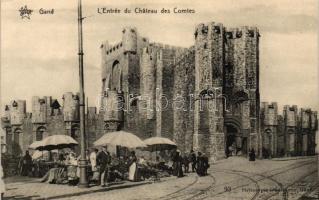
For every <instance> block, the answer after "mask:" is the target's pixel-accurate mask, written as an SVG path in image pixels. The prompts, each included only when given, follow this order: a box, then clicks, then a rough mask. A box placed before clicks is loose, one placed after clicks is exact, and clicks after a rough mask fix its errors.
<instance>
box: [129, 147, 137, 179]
mask: <svg viewBox="0 0 319 200" xmlns="http://www.w3.org/2000/svg"><path fill="white" fill-rule="evenodd" d="M136 161H137V157H136V156H135V151H132V152H131V155H130V157H129V172H128V180H130V181H136V180H137V178H136V174H137V165H136Z"/></svg>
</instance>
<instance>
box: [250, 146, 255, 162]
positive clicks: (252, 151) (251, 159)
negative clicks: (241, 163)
mask: <svg viewBox="0 0 319 200" xmlns="http://www.w3.org/2000/svg"><path fill="white" fill-rule="evenodd" d="M255 159H256V153H255V149H254V148H252V149H251V150H250V151H249V161H255Z"/></svg>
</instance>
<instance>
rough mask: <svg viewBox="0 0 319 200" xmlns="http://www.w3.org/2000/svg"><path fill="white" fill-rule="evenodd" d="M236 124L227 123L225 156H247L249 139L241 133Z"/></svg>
mask: <svg viewBox="0 0 319 200" xmlns="http://www.w3.org/2000/svg"><path fill="white" fill-rule="evenodd" d="M240 130H241V129H240V126H239V125H237V124H236V123H231V122H228V123H225V154H226V156H227V157H228V156H241V155H247V137H244V136H243V134H242V133H241V131H240Z"/></svg>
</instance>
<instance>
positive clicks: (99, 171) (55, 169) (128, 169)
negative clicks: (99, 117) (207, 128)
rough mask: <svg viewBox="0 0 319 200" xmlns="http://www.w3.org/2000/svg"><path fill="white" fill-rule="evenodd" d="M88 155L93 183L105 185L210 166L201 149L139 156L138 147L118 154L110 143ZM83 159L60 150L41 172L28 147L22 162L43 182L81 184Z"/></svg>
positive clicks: (22, 168)
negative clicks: (146, 156) (151, 156)
mask: <svg viewBox="0 0 319 200" xmlns="http://www.w3.org/2000/svg"><path fill="white" fill-rule="evenodd" d="M86 155H87V158H86V159H87V160H88V163H89V167H88V168H87V172H88V175H89V180H90V183H92V184H95V185H100V186H102V187H105V186H107V184H108V183H110V182H113V181H119V180H128V181H140V180H145V179H151V178H152V179H154V180H158V179H159V178H161V177H165V176H171V175H173V176H176V177H183V176H184V174H185V173H190V172H196V173H197V174H198V175H199V176H205V175H207V169H208V168H209V161H208V157H207V156H206V155H205V154H203V153H201V152H198V153H197V154H196V153H195V152H194V151H193V150H192V151H190V152H188V153H181V152H180V151H179V150H176V149H173V150H171V151H165V153H164V154H161V153H160V155H157V154H156V158H155V160H152V159H150V158H148V159H146V158H145V157H144V156H140V157H139V158H138V157H137V155H136V153H135V151H131V152H128V151H126V153H125V154H123V155H118V156H115V155H111V154H110V152H109V151H108V150H107V146H103V147H101V149H100V150H98V149H96V148H93V149H91V151H89V150H87V151H86ZM79 159H80V156H76V154H75V153H74V152H73V151H69V152H65V153H60V154H57V156H55V157H54V158H53V161H52V162H46V163H45V162H42V165H48V163H50V164H49V165H48V168H47V170H46V172H45V173H43V174H41V173H39V172H38V173H36V172H35V171H37V170H40V169H42V170H43V169H45V167H43V166H40V165H41V161H35V160H32V157H31V155H30V154H29V151H26V152H25V155H24V156H23V157H22V158H21V160H20V162H19V170H20V174H21V175H22V176H30V174H31V175H34V174H37V175H38V176H41V177H42V179H41V181H42V182H48V183H55V184H69V185H77V183H78V181H79V176H80V173H79V171H80V170H79V166H78V161H79Z"/></svg>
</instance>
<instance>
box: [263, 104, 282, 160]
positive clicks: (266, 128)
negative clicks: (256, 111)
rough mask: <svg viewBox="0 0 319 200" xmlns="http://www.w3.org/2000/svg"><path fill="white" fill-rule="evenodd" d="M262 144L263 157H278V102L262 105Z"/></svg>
mask: <svg viewBox="0 0 319 200" xmlns="http://www.w3.org/2000/svg"><path fill="white" fill-rule="evenodd" d="M261 120H262V121H261V123H262V127H261V129H262V130H261V132H262V133H261V143H262V155H263V156H265V157H267V156H271V157H276V155H277V138H278V137H277V129H278V106H277V103H276V102H272V103H270V104H268V103H267V102H262V104H261Z"/></svg>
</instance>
